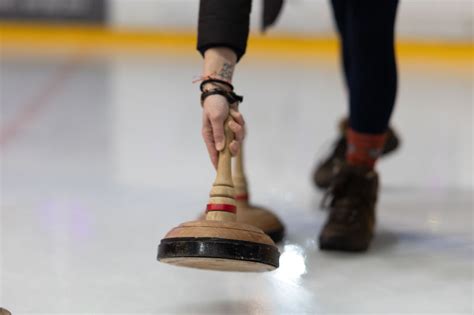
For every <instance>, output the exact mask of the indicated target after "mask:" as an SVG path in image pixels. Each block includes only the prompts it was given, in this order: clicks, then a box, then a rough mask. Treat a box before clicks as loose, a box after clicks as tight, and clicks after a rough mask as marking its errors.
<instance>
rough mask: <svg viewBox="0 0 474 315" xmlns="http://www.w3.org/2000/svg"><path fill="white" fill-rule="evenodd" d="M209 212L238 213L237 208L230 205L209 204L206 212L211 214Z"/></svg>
mask: <svg viewBox="0 0 474 315" xmlns="http://www.w3.org/2000/svg"><path fill="white" fill-rule="evenodd" d="M209 211H225V212H231V213H236V212H237V207H236V206H234V205H228V204H214V203H209V204H208V205H207V207H206V212H209Z"/></svg>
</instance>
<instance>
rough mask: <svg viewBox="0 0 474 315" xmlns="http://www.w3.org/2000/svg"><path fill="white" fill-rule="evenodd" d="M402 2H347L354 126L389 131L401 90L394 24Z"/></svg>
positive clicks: (351, 114)
mask: <svg viewBox="0 0 474 315" xmlns="http://www.w3.org/2000/svg"><path fill="white" fill-rule="evenodd" d="M397 5H398V0H383V1H380V0H363V1H347V7H348V9H347V16H346V18H347V20H346V38H345V39H346V44H347V46H348V50H349V54H350V58H351V65H350V71H351V72H350V77H351V84H350V91H349V92H350V93H349V94H350V118H349V122H350V127H351V128H352V129H353V130H355V131H357V132H361V133H368V134H381V133H384V132H385V131H386V130H387V127H388V123H389V120H390V116H391V114H392V110H393V106H394V102H395V95H396V90H397V68H396V61H395V51H394V24H395V15H396V11H397Z"/></svg>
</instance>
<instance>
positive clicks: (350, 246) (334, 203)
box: [319, 164, 378, 251]
mask: <svg viewBox="0 0 474 315" xmlns="http://www.w3.org/2000/svg"><path fill="white" fill-rule="evenodd" d="M377 191H378V175H377V173H376V172H375V171H374V170H371V169H368V168H366V167H364V166H352V165H347V164H345V165H343V166H342V167H341V169H340V170H339V171H338V172H337V175H336V177H335V178H334V181H333V183H332V184H331V187H330V188H329V190H328V191H327V192H326V194H325V196H324V198H323V201H322V203H323V204H324V203H325V202H326V201H327V200H328V198H331V200H330V202H329V205H328V206H329V209H330V212H329V217H328V219H327V221H326V223H325V225H324V227H323V229H322V231H321V233H320V235H319V248H320V249H323V250H342V251H365V250H367V248H368V247H369V244H370V241H371V240H372V236H373V234H374V227H375V204H376V202H377Z"/></svg>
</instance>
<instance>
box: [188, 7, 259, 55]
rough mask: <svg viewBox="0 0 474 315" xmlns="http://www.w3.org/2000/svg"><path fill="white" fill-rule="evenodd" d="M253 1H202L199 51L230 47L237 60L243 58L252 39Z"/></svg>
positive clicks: (199, 22) (198, 41) (198, 40)
mask: <svg viewBox="0 0 474 315" xmlns="http://www.w3.org/2000/svg"><path fill="white" fill-rule="evenodd" d="M251 7H252V0H225V1H224V0H201V1H200V4H199V21H198V39H197V49H198V50H199V52H200V53H201V54H202V55H203V56H204V52H205V51H206V50H207V49H209V48H211V47H218V46H220V47H222V46H224V47H228V48H230V49H232V50H234V51H235V53H236V54H237V60H240V58H241V57H242V56H243V55H244V53H245V49H246V48H247V39H248V36H249V24H250V22H249V20H250V10H251Z"/></svg>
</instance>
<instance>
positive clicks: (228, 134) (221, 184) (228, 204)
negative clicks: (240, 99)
mask: <svg viewBox="0 0 474 315" xmlns="http://www.w3.org/2000/svg"><path fill="white" fill-rule="evenodd" d="M230 121H231V118H230V117H229V118H227V119H226V121H225V123H224V134H225V146H224V149H222V150H221V151H220V152H219V160H218V162H217V175H216V179H215V181H214V184H213V185H212V189H211V192H210V193H209V196H210V197H211V198H210V199H209V203H208V205H207V214H206V220H217V221H235V220H236V211H237V208H236V202H235V190H234V183H233V181H232V166H231V163H232V161H231V159H232V155H231V153H230V149H229V145H230V143H231V142H232V140H233V139H234V134H233V132H232V131H231V130H230V128H229V122H230Z"/></svg>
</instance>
